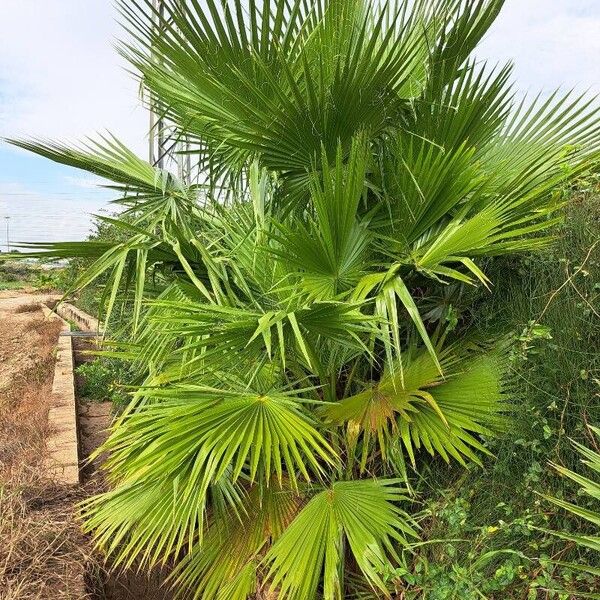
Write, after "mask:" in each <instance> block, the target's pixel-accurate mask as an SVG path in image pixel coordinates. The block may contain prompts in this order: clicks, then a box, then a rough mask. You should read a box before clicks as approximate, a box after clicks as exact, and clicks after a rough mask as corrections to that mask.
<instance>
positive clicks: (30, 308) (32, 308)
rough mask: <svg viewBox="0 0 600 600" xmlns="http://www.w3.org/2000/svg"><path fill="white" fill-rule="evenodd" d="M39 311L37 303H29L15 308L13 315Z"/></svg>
mask: <svg viewBox="0 0 600 600" xmlns="http://www.w3.org/2000/svg"><path fill="white" fill-rule="evenodd" d="M39 310H40V304H39V302H29V303H27V304H21V305H20V306H19V307H17V308H15V310H14V312H15V314H22V313H32V312H37V311H39Z"/></svg>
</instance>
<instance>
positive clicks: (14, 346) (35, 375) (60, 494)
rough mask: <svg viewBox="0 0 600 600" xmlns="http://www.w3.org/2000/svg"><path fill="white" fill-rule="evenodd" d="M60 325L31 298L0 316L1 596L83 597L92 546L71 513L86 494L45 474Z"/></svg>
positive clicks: (35, 599)
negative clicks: (1, 370)
mask: <svg viewBox="0 0 600 600" xmlns="http://www.w3.org/2000/svg"><path fill="white" fill-rule="evenodd" d="M59 329H60V323H57V322H55V321H50V322H49V321H46V320H44V319H43V317H42V315H41V312H40V311H39V305H38V304H37V303H36V304H34V303H31V304H24V305H21V306H19V307H18V308H17V309H16V310H13V311H12V312H5V313H4V314H3V315H2V317H1V319H0V346H1V351H0V353H1V354H3V356H0V369H1V368H2V367H3V366H4V369H5V370H4V372H3V373H2V377H1V378H0V380H1V381H2V385H0V600H48V599H52V600H83V599H85V598H88V597H89V596H87V595H86V593H85V588H84V585H83V573H84V572H85V569H86V566H87V564H88V563H89V562H90V545H89V542H88V540H86V538H85V537H84V536H83V535H82V533H81V531H80V529H79V526H78V524H77V522H76V519H75V517H74V514H75V505H76V503H77V501H79V500H81V499H83V497H85V496H86V495H87V494H89V491H86V490H82V489H75V488H70V487H68V486H59V485H56V484H54V483H53V482H51V481H49V480H48V479H46V478H45V477H44V466H43V458H44V451H45V437H46V434H47V433H48V422H47V415H48V409H49V405H50V397H51V389H52V379H53V374H54V363H55V352H54V348H55V344H56V340H57V338H58V333H59Z"/></svg>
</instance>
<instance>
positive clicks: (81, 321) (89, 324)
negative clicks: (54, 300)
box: [56, 302, 102, 333]
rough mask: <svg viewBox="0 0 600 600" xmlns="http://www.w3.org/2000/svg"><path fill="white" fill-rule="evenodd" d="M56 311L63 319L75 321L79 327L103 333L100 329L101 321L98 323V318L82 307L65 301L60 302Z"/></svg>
mask: <svg viewBox="0 0 600 600" xmlns="http://www.w3.org/2000/svg"><path fill="white" fill-rule="evenodd" d="M56 313H57V314H58V315H59V316H61V317H62V318H63V319H66V320H67V321H71V322H72V323H75V324H76V325H77V327H79V328H80V329H82V330H83V331H94V332H96V333H102V332H101V330H100V323H98V320H97V319H94V317H92V316H90V315H88V314H87V313H85V312H83V311H82V310H81V309H79V308H77V307H76V306H73V305H72V304H69V303H68V302H63V303H62V304H59V305H58V306H57V308H56Z"/></svg>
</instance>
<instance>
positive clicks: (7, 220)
mask: <svg viewBox="0 0 600 600" xmlns="http://www.w3.org/2000/svg"><path fill="white" fill-rule="evenodd" d="M4 218H5V219H6V251H7V252H8V253H9V254H10V229H9V222H10V217H4Z"/></svg>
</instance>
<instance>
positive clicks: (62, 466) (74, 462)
mask: <svg viewBox="0 0 600 600" xmlns="http://www.w3.org/2000/svg"><path fill="white" fill-rule="evenodd" d="M41 307H42V310H43V312H44V315H45V316H46V318H48V319H54V320H59V321H61V322H62V329H61V333H70V331H71V326H70V325H69V323H67V322H66V321H65V320H64V319H62V318H61V317H59V316H58V315H56V314H55V313H53V312H52V311H51V310H50V309H49V308H48V307H47V306H46V305H45V304H42V305H41ZM48 424H49V426H50V430H51V431H50V434H49V435H48V437H47V439H46V448H47V456H46V469H47V474H48V476H49V477H51V478H52V479H54V480H55V481H57V482H59V483H63V484H66V485H78V484H79V482H80V479H79V440H78V433H77V432H78V428H77V404H76V400H75V376H74V374H73V342H72V339H71V337H70V336H69V335H60V336H59V338H58V342H57V354H56V364H55V367H54V380H53V383H52V402H51V406H50V411H49V412H48Z"/></svg>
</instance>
